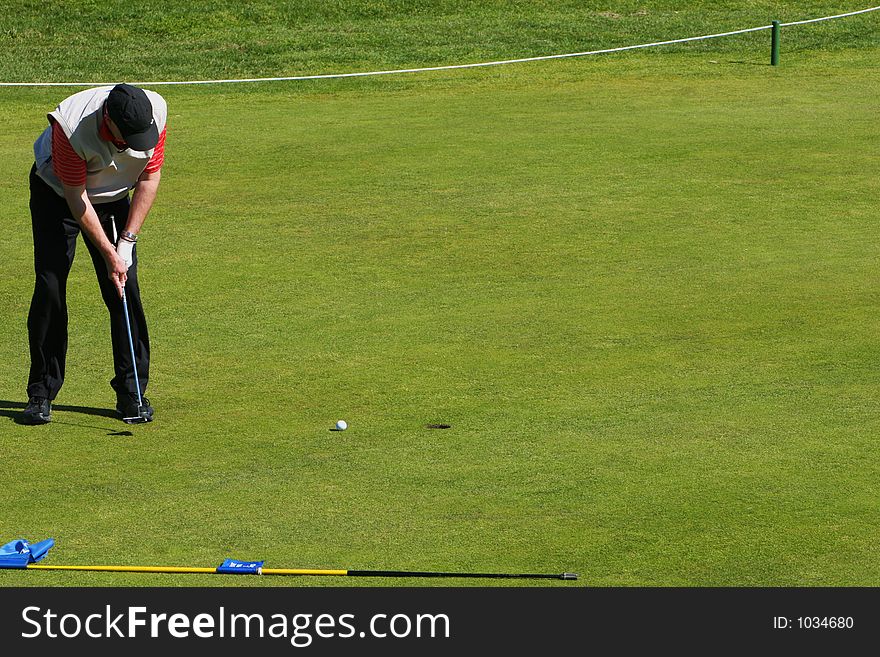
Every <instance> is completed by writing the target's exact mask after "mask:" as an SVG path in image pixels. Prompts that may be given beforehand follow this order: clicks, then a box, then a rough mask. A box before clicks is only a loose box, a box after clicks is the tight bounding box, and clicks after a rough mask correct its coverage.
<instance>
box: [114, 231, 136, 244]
mask: <svg viewBox="0 0 880 657" xmlns="http://www.w3.org/2000/svg"><path fill="white" fill-rule="evenodd" d="M119 236H120V237H121V238H122V239H124V240H126V241H127V242H137V241H138V236H137V235H135V234H134V233H132V232H129V231H127V230H124V231H122V233H121V234H120V235H119Z"/></svg>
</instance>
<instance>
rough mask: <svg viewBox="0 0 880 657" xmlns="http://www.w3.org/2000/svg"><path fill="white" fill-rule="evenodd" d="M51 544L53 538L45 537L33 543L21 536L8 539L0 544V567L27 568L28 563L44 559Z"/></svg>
mask: <svg viewBox="0 0 880 657" xmlns="http://www.w3.org/2000/svg"><path fill="white" fill-rule="evenodd" d="M53 545H55V539H54V538H47V539H46V540H44V541H40V542H39V543H34V544H33V545H31V544H30V543H28V542H27V541H26V540H25V539H23V538H17V539H15V540H14V541H9V543H7V544H6V545H3V546H0V568H27V566H28V564H30V563H36V562H37V561H40V560H41V559H44V558H45V557H46V554H48V552H49V548H51V547H52V546H53Z"/></svg>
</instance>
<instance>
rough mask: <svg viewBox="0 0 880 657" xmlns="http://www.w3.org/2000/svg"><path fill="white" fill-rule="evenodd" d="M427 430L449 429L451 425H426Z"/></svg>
mask: <svg viewBox="0 0 880 657" xmlns="http://www.w3.org/2000/svg"><path fill="white" fill-rule="evenodd" d="M426 426H427V428H428V429H451V428H452V425H451V424H428V425H426Z"/></svg>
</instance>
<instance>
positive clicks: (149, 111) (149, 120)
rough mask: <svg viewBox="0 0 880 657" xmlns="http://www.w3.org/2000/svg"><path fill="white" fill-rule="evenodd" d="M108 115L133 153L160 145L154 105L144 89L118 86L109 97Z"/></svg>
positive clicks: (124, 85)
mask: <svg viewBox="0 0 880 657" xmlns="http://www.w3.org/2000/svg"><path fill="white" fill-rule="evenodd" d="M107 113H108V114H109V115H110V118H111V119H113V123H115V124H116V127H117V128H119V132H121V133H122V137H123V138H124V139H125V143H127V144H128V146H129V148H131V149H132V150H133V151H148V150H150V149H151V148H155V147H156V144H158V143H159V128H158V127H157V126H156V121H155V120H154V119H153V104H152V103H151V102H150V99H149V98H147V94H145V93H144V90H143V89H138V88H137V87H133V86H131V85H130V84H117V85H116V86H115V87H113V89H111V90H110V95H109V96H107Z"/></svg>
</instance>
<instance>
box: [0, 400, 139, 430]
mask: <svg viewBox="0 0 880 657" xmlns="http://www.w3.org/2000/svg"><path fill="white" fill-rule="evenodd" d="M25 406H27V404H26V403H24V402H14V401H7V400H5V399H0V417H8V418H9V419H11V420H12V421H13V422H15V423H16V424H21V425H27V423H26V422H24V421H23V420H22V417H21V412H22V411H23V410H24V408H25ZM52 410H53V411H65V412H70V413H82V414H83V415H93V416H96V417H106V418H111V419H114V420H118V419H119V416H118V415H117V414H116V411H113V410H110V409H109V408H93V407H91V406H71V405H69V404H53V405H52ZM52 424H68V425H70V426H72V427H86V428H89V429H100V430H102V431H108V432H109V433H108V434H107V435H108V436H131V435H132V433H131V432H130V431H114V430H113V429H111V428H109V427H98V426H94V425H89V424H79V423H76V422H61V421H59V420H56V419H55V418H53V419H52Z"/></svg>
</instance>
